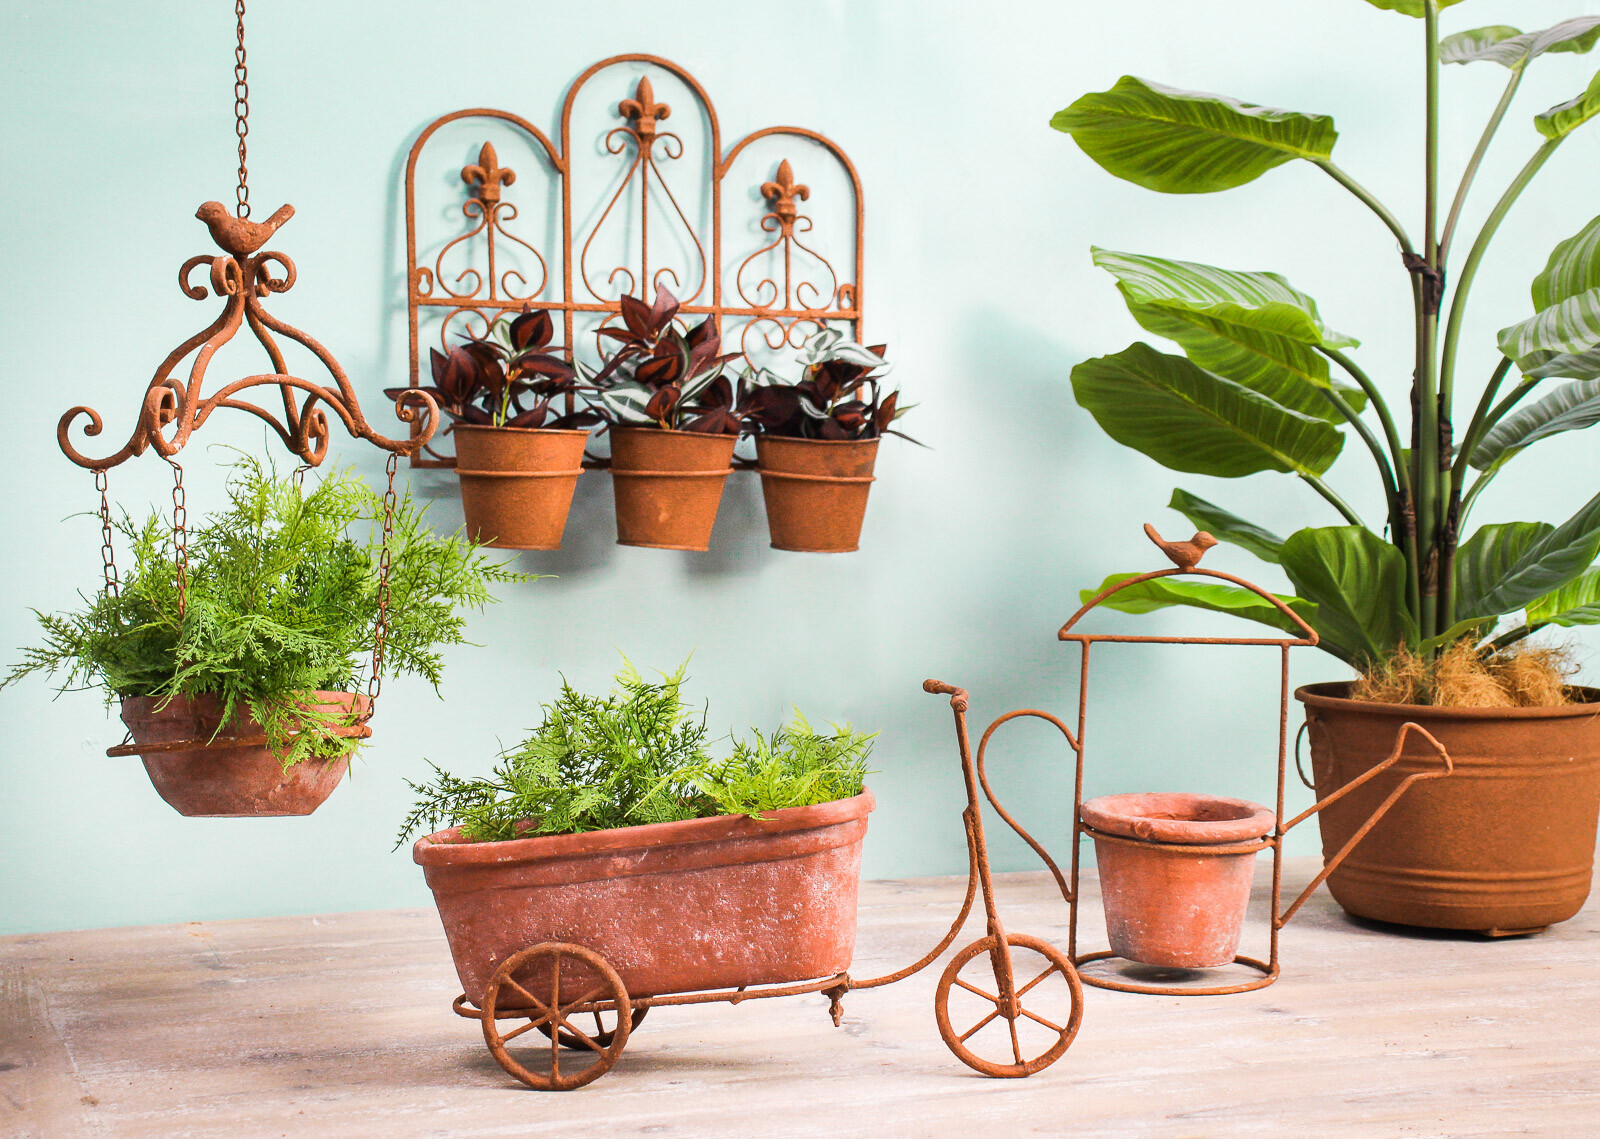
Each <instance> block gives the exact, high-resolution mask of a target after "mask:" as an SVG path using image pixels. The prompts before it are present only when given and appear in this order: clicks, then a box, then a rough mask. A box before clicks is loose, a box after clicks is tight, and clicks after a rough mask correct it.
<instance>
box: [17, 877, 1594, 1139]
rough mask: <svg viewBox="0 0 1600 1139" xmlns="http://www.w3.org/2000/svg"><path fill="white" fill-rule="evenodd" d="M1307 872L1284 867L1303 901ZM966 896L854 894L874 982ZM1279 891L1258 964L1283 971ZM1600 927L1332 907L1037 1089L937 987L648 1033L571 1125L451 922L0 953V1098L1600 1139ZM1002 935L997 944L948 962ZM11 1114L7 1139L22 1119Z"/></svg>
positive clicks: (237, 1116) (901, 886)
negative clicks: (955, 1014)
mask: <svg viewBox="0 0 1600 1139" xmlns="http://www.w3.org/2000/svg"><path fill="white" fill-rule="evenodd" d="M1262 869H1263V870H1264V869H1265V864H1263V867H1262ZM1314 869H1315V863H1314V862H1312V861H1310V860H1304V861H1293V862H1291V863H1290V864H1289V869H1288V873H1287V875H1286V884H1287V886H1288V887H1289V888H1293V886H1294V884H1295V883H1304V882H1306V881H1308V880H1309V878H1310V876H1311V874H1312V873H1313V872H1314ZM963 887H964V881H962V880H959V879H918V880H911V881H896V882H876V883H865V884H863V888H862V910H861V931H860V943H859V946H858V952H857V962H856V966H855V969H854V972H855V973H856V974H857V975H861V976H869V975H872V974H874V973H879V972H887V971H889V970H890V969H893V968H896V967H898V966H901V965H904V964H906V963H907V962H909V961H911V960H914V959H915V958H916V957H918V956H920V955H921V954H922V952H924V951H925V950H926V949H927V948H928V947H929V946H931V945H932V944H933V943H934V942H936V941H937V940H938V938H939V936H940V935H941V934H942V933H943V931H944V929H945V928H946V927H947V926H948V924H949V920H950V918H951V917H952V916H953V915H954V913H955V910H956V908H957V906H958V905H959V903H960V899H961V893H962V889H963ZM1258 887H1259V888H1258V897H1257V899H1256V904H1255V912H1254V913H1253V914H1252V923H1251V928H1250V929H1249V931H1248V932H1247V939H1251V938H1253V939H1255V940H1256V941H1257V942H1258V943H1264V940H1265V935H1264V930H1265V916H1266V915H1265V879H1264V877H1263V878H1262V880H1261V881H1260V882H1259V883H1258ZM1000 890H1001V894H1002V917H1003V919H1004V921H1005V923H1006V926H1007V928H1008V929H1009V930H1010V931H1012V932H1015V933H1028V934H1033V935H1036V936H1040V937H1044V938H1046V939H1049V940H1052V941H1054V942H1056V943H1057V944H1064V942H1065V938H1066V909H1065V907H1064V905H1063V904H1062V902H1061V900H1060V897H1059V896H1058V895H1057V894H1056V893H1055V890H1054V886H1053V883H1051V881H1050V880H1049V878H1048V877H1047V876H1046V875H1043V874H1028V875H1002V876H1000ZM1084 900H1085V911H1084V912H1085V921H1084V932H1083V941H1084V946H1085V947H1086V948H1093V947H1098V946H1099V945H1102V944H1103V930H1101V929H1100V928H1099V927H1098V916H1099V897H1098V894H1097V892H1096V889H1095V886H1094V882H1093V879H1092V876H1091V877H1087V878H1086V881H1085V892H1084ZM1597 919H1600V909H1597V907H1596V906H1595V905H1594V904H1591V905H1590V906H1589V907H1588V908H1587V909H1586V910H1585V911H1584V912H1583V913H1582V914H1580V915H1579V916H1578V917H1577V918H1575V919H1574V920H1572V921H1570V922H1568V923H1566V924H1565V925H1563V926H1560V927H1557V928H1556V929H1553V930H1551V931H1550V932H1549V933H1547V934H1544V935H1541V936H1539V937H1534V938H1525V939H1520V940H1507V941H1491V940H1487V939H1481V938H1476V937H1468V936H1459V937H1458V936H1447V935H1428V934H1420V933H1418V934H1400V933H1396V932H1394V931H1390V930H1381V929H1378V928H1375V927H1370V926H1363V925H1359V924H1356V923H1353V922H1351V921H1350V920H1349V919H1347V918H1345V917H1344V916H1343V915H1342V914H1341V913H1340V911H1339V910H1338V908H1337V907H1336V906H1335V905H1334V904H1333V902H1332V901H1331V900H1330V899H1329V898H1328V897H1327V895H1326V893H1319V894H1318V895H1317V896H1316V897H1315V898H1314V899H1313V900H1312V902H1311V903H1309V904H1308V906H1307V907H1306V909H1305V910H1304V911H1303V912H1302V915H1301V916H1300V917H1299V918H1297V919H1296V920H1295V922H1294V923H1293V924H1291V925H1290V926H1289V927H1288V929H1287V930H1286V931H1285V932H1284V935H1283V948H1282V955H1283V964H1284V976H1283V979H1282V980H1280V981H1279V982H1278V983H1277V984H1276V985H1274V986H1272V987H1270V988H1267V989H1265V990H1262V991H1259V992H1255V993H1247V994H1240V995H1235V996H1226V997H1149V996H1138V995H1132V994H1124V993H1115V992H1108V991H1105V990H1099V989H1089V990H1087V997H1086V1012H1085V1016H1084V1021H1083V1029H1082V1031H1081V1032H1080V1034H1079V1036H1078V1039H1077V1041H1076V1043H1075V1044H1074V1046H1073V1048H1072V1050H1071V1051H1070V1052H1068V1053H1067V1055H1066V1056H1065V1057H1064V1058H1063V1059H1062V1060H1061V1061H1060V1062H1059V1063H1058V1064H1056V1065H1055V1066H1054V1067H1053V1068H1051V1069H1049V1070H1047V1071H1046V1072H1044V1073H1041V1074H1040V1075H1038V1076H1035V1077H1033V1078H1032V1079H1029V1080H989V1079H984V1078H982V1077H980V1076H978V1075H977V1074H976V1073H973V1072H970V1071H969V1070H968V1069H966V1068H965V1067H963V1066H961V1065H960V1064H959V1063H957V1062H956V1061H955V1060H954V1058H953V1057H952V1056H951V1055H950V1054H949V1052H947V1051H946V1050H945V1048H944V1046H943V1044H942V1043H941V1041H940V1040H939V1038H938V1035H937V1032H936V1030H935V1027H934V1023H933V1000H932V998H933V989H934V984H935V982H936V980H937V976H938V973H939V971H940V967H935V968H931V969H929V970H928V971H926V972H925V973H923V974H921V975H919V976H917V977H914V978H912V979H910V980H908V981H905V982H902V983H901V984H898V985H894V986H890V987H888V988H885V989H881V990H872V991H865V992H857V993H852V994H850V995H849V996H848V997H847V998H846V1000H845V1010H846V1013H845V1020H844V1025H843V1028H842V1030H835V1029H834V1028H833V1027H832V1024H831V1022H830V1021H829V1019H828V1017H827V1013H826V1009H827V1001H826V999H825V998H823V997H820V996H807V997H795V998H787V999H781V1000H771V1001H752V1002H747V1003H745V1004H742V1005H739V1006H737V1007H730V1006H727V1005H713V1006H700V1007H690V1008H673V1009H658V1010H655V1011H653V1012H652V1013H651V1014H650V1017H649V1019H648V1020H646V1021H645V1023H644V1024H643V1025H641V1027H640V1028H639V1030H638V1032H637V1033H635V1035H634V1036H633V1038H632V1039H631V1040H630V1042H629V1045H628V1049H627V1052H626V1053H625V1054H624V1056H623V1057H622V1059H621V1061H620V1062H619V1064H618V1065H617V1067H616V1068H615V1069H614V1070H613V1071H612V1072H611V1073H609V1074H608V1075H606V1076H605V1077H604V1078H602V1079H601V1080H600V1081H598V1082H597V1083H595V1084H594V1085H592V1086H590V1087H588V1088H585V1089H583V1090H581V1091H578V1092H574V1093H568V1094H567V1097H565V1098H558V1097H557V1096H555V1095H552V1094H541V1093H537V1092H532V1091H528V1090H526V1089H524V1088H522V1087H521V1085H519V1084H517V1083H515V1082H514V1081H512V1080H511V1079H510V1078H509V1077H507V1076H506V1075H505V1074H504V1073H503V1072H501V1071H500V1069H499V1068H498V1067H496V1066H495V1064H494V1063H493V1061H492V1060H491V1059H490V1058H489V1056H488V1054H487V1052H486V1051H485V1050H484V1048H483V1046H482V1040H481V1036H480V1034H479V1030H478V1026H477V1025H476V1024H475V1023H473V1022H471V1021H466V1020H462V1019H460V1018H458V1017H455V1016H453V1015H451V1013H450V1011H449V1002H450V999H451V998H452V997H453V996H454V995H455V993H456V992H457V991H458V986H457V984H456V982H455V977H454V972H453V969H452V967H451V965H450V960H449V953H448V950H447V948H446V946H445V944H444V938H443V934H442V932H441V930H440V928H439V923H438V918H437V916H436V915H435V914H434V913H433V912H432V911H427V910H405V911H389V912H382V913H366V914H338V915H329V916H322V917H299V918H278V919H271V920H262V921H241V922H219V923H206V924H203V925H202V924H194V925H189V926H165V927H148V928H143V929H127V930H110V931H91V932H77V933H59V934H45V935H30V936H28V937H22V938H9V939H0V969H3V971H4V973H3V975H4V976H5V977H6V978H7V980H6V987H5V990H4V992H5V1000H4V1004H3V1006H0V1007H3V1010H4V1011H3V1013H0V1015H3V1017H4V1020H3V1021H0V1023H3V1025H4V1028H5V1035H4V1037H3V1040H4V1042H5V1045H6V1049H7V1051H6V1052H5V1055H6V1056H7V1057H9V1056H11V1055H24V1056H26V1057H28V1058H29V1059H28V1061H27V1064H26V1066H25V1067H19V1068H17V1069H12V1070H10V1071H7V1072H5V1073H4V1074H3V1076H0V1088H3V1089H5V1090H6V1092H7V1095H8V1096H13V1097H16V1098H17V1099H18V1101H19V1102H22V1103H24V1104H25V1105H26V1107H25V1111H26V1114H27V1117H28V1119H29V1123H28V1124H26V1126H32V1127H34V1128H35V1133H38V1134H50V1135H75V1134H79V1133H85V1132H88V1130H89V1128H91V1127H92V1126H94V1125H95V1123H96V1122H97V1121H98V1123H99V1124H100V1125H101V1126H102V1127H103V1128H104V1130H105V1132H106V1133H108V1134H115V1135H118V1136H123V1135H128V1136H146V1135H148V1136H157V1135H159V1136H172V1135H194V1136H211V1135H216V1136H222V1135H228V1136H231V1137H236V1136H239V1135H257V1134H290V1135H297V1134H315V1135H317V1136H367V1135H411V1134H429V1135H439V1136H479V1135H483V1136H488V1135H544V1134H557V1133H565V1132H570V1131H572V1130H573V1129H574V1128H577V1127H582V1128H587V1129H591V1130H592V1129H598V1130H600V1131H602V1132H607V1133H610V1132H639V1133H644V1134H657V1133H660V1134H669V1135H726V1134H729V1133H746V1132H751V1131H760V1132H761V1133H763V1134H766V1135H777V1136H790V1135H792V1136H808V1135H818V1136H822V1135H830V1136H831V1135H840V1134H896V1135H968V1136H970V1135H978V1134H1002V1133H1004V1134H1015V1133H1018V1132H1023V1131H1028V1130H1039V1131H1045V1132H1058V1131H1059V1132H1070V1133H1072V1134H1073V1135H1075V1136H1098V1135H1106V1136H1110V1135H1116V1136H1185V1135H1216V1134H1228V1135H1255V1134H1269V1133H1272V1134H1278V1133H1285V1132H1287V1133H1291V1134H1297V1135H1303V1134H1316V1135H1319V1136H1322V1135H1353V1136H1354V1135H1360V1136H1372V1135H1387V1134H1402V1133H1404V1134H1420V1135H1478V1134H1491V1133H1503V1132H1506V1131H1516V1132H1518V1133H1533V1134H1547V1135H1580V1134H1593V1133H1596V1132H1600V975H1597V970H1596V963H1595V962H1596V951H1595V950H1596V940H1595V935H1596V934H1597V933H1600V928H1597V926H1600V920H1597ZM982 932H983V929H982V924H981V915H980V917H979V918H978V919H976V920H974V921H973V922H971V923H969V927H968V929H967V930H966V931H964V933H963V936H962V938H961V939H960V940H959V941H958V942H957V944H958V945H961V944H965V942H966V941H969V940H972V939H975V938H977V937H979V936H981V935H982ZM1254 948H1255V949H1256V951H1259V952H1261V953H1264V952H1265V951H1264V949H1262V948H1260V946H1259V945H1257V946H1256V947H1254ZM1245 951H1246V952H1251V951H1252V947H1251V946H1247V947H1246V950H1245ZM941 967H942V966H941ZM18 1042H20V1047H19V1046H18ZM18 1072H25V1073H27V1075H26V1076H25V1077H18V1075H17V1073H18ZM17 1088H22V1089H23V1091H22V1092H21V1093H19V1092H18V1091H17V1090H15V1089H17ZM84 1096H87V1097H90V1099H91V1100H93V1101H94V1102H93V1104H92V1106H91V1105H89V1104H88V1103H87V1102H85V1101H84V1100H83V1099H82V1098H81V1097H84ZM6 1110H8V1111H11V1112H12V1113H13V1114H12V1115H11V1117H10V1118H6V1119H3V1120H0V1133H4V1134H7V1135H9V1134H11V1133H12V1131H11V1130H7V1128H10V1127H13V1126H14V1124H13V1122H12V1121H13V1120H15V1119H17V1118H21V1117H22V1116H23V1114H24V1109H18V1108H15V1107H14V1106H13V1105H10V1104H8V1105H6ZM19 1133H20V1134H28V1133H29V1132H27V1131H21V1132H19Z"/></svg>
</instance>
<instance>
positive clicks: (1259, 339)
mask: <svg viewBox="0 0 1600 1139" xmlns="http://www.w3.org/2000/svg"><path fill="white" fill-rule="evenodd" d="M1092 252H1093V255H1094V263H1095V264H1096V265H1098V266H1099V267H1100V268H1102V269H1104V270H1106V271H1107V272H1109V273H1111V274H1112V275H1113V276H1114V277H1116V278H1117V287H1118V288H1119V289H1120V290H1121V292H1122V297H1123V300H1124V301H1126V302H1127V305H1128V311H1129V312H1131V313H1132V314H1133V317H1134V319H1135V320H1137V321H1138V322H1139V323H1140V325H1142V326H1143V327H1144V328H1145V329H1146V330H1147V331H1149V332H1153V333H1155V334H1156V335H1157V336H1165V337H1167V338H1168V339H1170V340H1174V341H1176V342H1177V343H1179V344H1181V345H1182V346H1183V348H1184V351H1186V352H1187V353H1188V354H1189V358H1190V359H1191V360H1193V361H1194V362H1195V363H1196V364H1198V365H1199V366H1200V367H1202V368H1204V369H1205V370H1206V371H1208V372H1213V373H1215V374H1216V375H1219V376H1224V377H1226V378H1227V379H1230V380H1233V381H1235V382H1236V383H1241V384H1243V385H1244V386H1245V387H1247V388H1250V389H1252V390H1253V391H1257V392H1260V393H1261V394H1262V395H1264V396H1266V397H1267V398H1268V399H1270V400H1274V401H1276V402H1278V403H1281V404H1283V405H1284V406H1285V407H1291V408H1293V409H1294V410H1295V411H1299V412H1303V413H1305V414H1306V415H1314V416H1316V417H1317V418H1319V419H1329V420H1336V421H1339V422H1342V418H1341V417H1340V416H1339V413H1338V412H1337V411H1335V410H1334V408H1333V405H1332V404H1331V403H1330V402H1329V400H1328V399H1327V397H1326V396H1324V395H1323V394H1322V393H1321V392H1319V391H1318V390H1317V389H1318V388H1322V389H1336V390H1338V391H1340V392H1341V393H1342V394H1343V395H1344V397H1345V398H1346V400H1348V401H1349V402H1350V404H1351V406H1352V407H1354V408H1356V409H1357V410H1360V409H1361V408H1362V407H1363V406H1365V404H1366V394H1365V393H1364V392H1361V391H1360V390H1359V389H1351V388H1348V387H1343V386H1337V387H1336V385H1335V384H1334V383H1333V381H1332V378H1331V376H1330V374H1329V371H1328V361H1327V360H1326V359H1325V358H1324V357H1323V356H1321V355H1320V354H1319V353H1317V352H1316V351H1315V350H1314V349H1313V348H1312V347H1310V346H1311V345H1317V344H1323V345H1327V346H1329V347H1335V348H1343V347H1352V346H1354V345H1355V344H1357V343H1358V341H1356V340H1354V339H1353V338H1351V337H1348V336H1345V335H1344V334H1343V333H1339V332H1335V331H1333V330H1332V329H1330V328H1328V327H1327V326H1326V325H1325V324H1323V323H1322V319H1321V316H1320V314H1319V313H1318V312H1317V302H1316V301H1314V300H1312V299H1311V298H1310V297H1309V296H1307V295H1306V294H1305V293H1302V292H1300V291H1299V290H1298V289H1296V288H1294V287H1293V286H1292V285H1290V284H1289V282H1288V281H1286V280H1284V278H1282V277H1281V276H1279V275H1278V274H1276V273H1252V272H1238V271H1235V270H1231V269H1219V268H1217V267H1216V266H1213V265H1201V264H1197V263H1195V262H1192V261H1169V260H1167V259H1165V258H1162V257H1148V256H1143V255H1140V254H1136V253H1118V252H1116V251H1114V250H1109V249H1099V248H1095V249H1093V250H1092Z"/></svg>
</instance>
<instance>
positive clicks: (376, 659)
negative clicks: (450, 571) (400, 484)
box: [367, 451, 400, 716]
mask: <svg viewBox="0 0 1600 1139" xmlns="http://www.w3.org/2000/svg"><path fill="white" fill-rule="evenodd" d="M399 466H400V454H399V452H398V451H390V452H389V461H388V463H387V464H386V465H385V471H386V472H387V474H388V476H389V485H388V489H386V490H385V491H384V494H383V548H382V550H381V552H380V553H379V554H378V620H377V624H376V626H375V627H374V628H373V631H372V678H371V679H370V680H369V681H367V699H368V701H369V703H368V706H367V715H368V716H370V715H372V711H373V709H374V708H376V707H377V704H378V693H380V692H382V691H383V648H384V643H385V641H386V640H387V639H388V635H389V554H390V549H389V547H390V543H391V539H392V538H393V537H394V511H395V499H396V496H395V490H394V476H395V471H396V470H397V469H398V468H399Z"/></svg>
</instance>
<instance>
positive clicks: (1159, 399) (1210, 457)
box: [1072, 343, 1344, 478]
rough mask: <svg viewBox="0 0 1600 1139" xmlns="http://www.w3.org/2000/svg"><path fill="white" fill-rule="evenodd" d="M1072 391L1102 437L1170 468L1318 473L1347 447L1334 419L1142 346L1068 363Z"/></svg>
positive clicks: (1225, 474) (1224, 473) (1221, 473)
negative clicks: (1305, 412)
mask: <svg viewBox="0 0 1600 1139" xmlns="http://www.w3.org/2000/svg"><path fill="white" fill-rule="evenodd" d="M1072 392H1073V395H1074V396H1075V397H1076V398H1077V401H1078V403H1079V404H1080V405H1081V406H1082V407H1084V408H1085V409H1087V410H1088V411H1089V413H1090V414H1091V415H1093V416H1094V417H1095V420H1096V421H1097V422H1098V423H1099V424H1100V427H1101V429H1102V430H1104V431H1105V433H1106V434H1107V435H1110V436H1111V437H1112V438H1113V439H1115V440H1116V441H1117V442H1118V443H1121V444H1122V445H1123V446H1126V447H1132V448H1133V449H1134V450H1136V451H1142V452H1144V453H1145V454H1146V455H1149V456H1150V457H1151V458H1152V459H1154V460H1155V461H1156V462H1158V463H1160V464H1162V465H1163V466H1166V467H1170V468H1172V469H1173V470H1175V471H1189V472H1192V473H1194V474H1202V475H1215V476H1217V477H1219V478H1238V477H1240V476H1241V475H1250V474H1255V473H1256V472H1257V471H1295V472H1299V473H1302V474H1314V475H1320V474H1322V473H1323V472H1324V471H1326V470H1327V469H1328V467H1330V466H1331V465H1332V464H1333V460H1334V459H1336V458H1337V457H1338V455H1339V449H1340V448H1341V447H1343V446H1344V436H1343V435H1342V434H1340V432H1339V430H1338V429H1337V428H1335V427H1334V426H1333V425H1332V424H1330V423H1327V422H1325V421H1323V420H1321V419H1313V418H1311V417H1310V416H1308V415H1301V414H1300V413H1299V412H1296V411H1291V410H1289V409H1288V408H1286V407H1284V406H1282V405H1281V404H1277V403H1274V402H1273V401H1272V400H1269V399H1267V398H1266V397H1265V396H1261V395H1258V394H1256V393H1255V392H1253V391H1251V390H1250V389H1249V388H1247V387H1245V386H1244V385H1243V384H1238V383H1235V382H1234V381H1232V380H1227V379H1223V378H1222V377H1221V376H1214V375H1212V374H1211V373H1210V372H1207V371H1205V370H1203V369H1201V368H1198V367H1196V366H1195V365H1194V364H1192V363H1190V362H1189V361H1188V360H1186V359H1184V358H1183V357H1182V356H1168V355H1165V354H1163V353H1161V352H1157V351H1156V350H1155V349H1154V348H1152V347H1150V345H1148V344H1144V343H1139V344H1134V345H1132V346H1130V347H1129V348H1127V349H1125V350H1123V351H1122V352H1119V353H1117V354H1116V355H1114V356H1101V357H1098V358H1096V359H1093V360H1085V361H1084V362H1083V363H1081V364H1079V365H1078V366H1077V367H1075V368H1073V369H1072Z"/></svg>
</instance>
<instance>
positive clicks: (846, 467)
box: [756, 435, 880, 554]
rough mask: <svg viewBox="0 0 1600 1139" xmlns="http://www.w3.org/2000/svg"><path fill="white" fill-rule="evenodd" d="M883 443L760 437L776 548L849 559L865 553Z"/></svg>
mask: <svg viewBox="0 0 1600 1139" xmlns="http://www.w3.org/2000/svg"><path fill="white" fill-rule="evenodd" d="M879 442H880V440H877V439H852V440H843V441H838V442H835V441H833V440H828V439H782V438H777V437H775V436H770V435H757V436H756V463H757V465H758V468H759V469H760V471H761V495H762V497H763V498H764V499H766V503H767V529H768V531H769V532H770V533H771V535H772V546H773V548H774V549H778V550H798V551H800V552H802V553H818V554H847V553H850V552H851V551H852V550H856V549H859V548H860V546H861V520H862V518H863V517H865V516H866V513H867V492H868V491H870V490H871V489H872V481H873V480H872V467H873V464H874V463H875V462H876V461H877V458H878V443H879Z"/></svg>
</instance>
